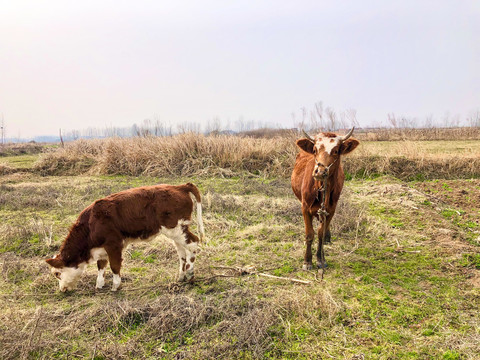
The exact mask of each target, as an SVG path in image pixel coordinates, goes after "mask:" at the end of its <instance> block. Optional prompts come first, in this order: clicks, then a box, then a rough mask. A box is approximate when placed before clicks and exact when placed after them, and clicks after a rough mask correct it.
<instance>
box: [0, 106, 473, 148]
mask: <svg viewBox="0 0 480 360" xmlns="http://www.w3.org/2000/svg"><path fill="white" fill-rule="evenodd" d="M188 125H191V126H192V128H191V129H183V130H181V129H175V128H173V126H172V127H171V128H168V129H167V133H165V132H163V133H158V134H155V127H154V126H152V127H146V126H145V125H142V124H136V123H134V124H132V125H131V126H128V127H103V128H102V127H99V128H85V129H74V130H69V131H66V130H64V129H62V138H63V140H64V141H67V142H68V141H74V140H77V139H87V140H88V139H105V138H110V137H124V138H129V137H137V136H154V137H155V136H175V135H179V134H182V133H187V132H193V133H198V134H203V135H209V134H211V133H216V132H220V133H230V134H242V133H249V132H256V131H259V130H260V131H261V130H285V131H289V130H297V131H300V130H301V127H300V126H297V127H276V126H264V127H257V126H252V127H248V128H245V129H242V130H239V129H235V128H220V129H213V130H208V131H207V130H205V129H203V130H202V129H201V127H200V126H199V124H195V123H189V124H188ZM351 126H355V131H356V132H365V131H368V130H412V129H413V130H429V129H456V128H480V112H477V118H476V123H470V124H468V123H467V122H463V123H462V122H459V123H451V124H443V125H440V124H437V125H435V124H432V125H430V126H425V124H419V126H411V123H410V125H409V124H406V123H404V124H402V125H400V126H396V127H394V126H392V125H391V124H390V125H376V126H359V125H358V124H357V125H349V126H343V125H342V126H338V127H337V128H336V129H333V131H342V130H346V129H348V128H351ZM134 129H137V130H138V131H139V132H140V133H134V131H135V130H134ZM305 129H307V130H308V131H313V129H312V128H311V126H308V125H307V126H306V127H305ZM59 130H60V129H59ZM323 130H324V131H329V130H332V129H326V128H324V129H323ZM146 131H148V134H147V133H146ZM164 131H165V128H164ZM87 133H91V135H88V134H87ZM92 133H93V134H92ZM0 135H1V133H0ZM31 141H34V142H61V139H60V135H59V133H57V135H55V134H42V135H35V136H31V137H15V136H8V133H7V136H6V137H5V143H6V144H7V143H25V142H31ZM1 144H2V143H1V140H0V145H1Z"/></svg>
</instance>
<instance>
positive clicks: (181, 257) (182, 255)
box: [173, 240, 187, 281]
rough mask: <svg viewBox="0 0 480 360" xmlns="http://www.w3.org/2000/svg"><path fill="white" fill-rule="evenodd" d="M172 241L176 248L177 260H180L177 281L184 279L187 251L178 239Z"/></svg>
mask: <svg viewBox="0 0 480 360" xmlns="http://www.w3.org/2000/svg"><path fill="white" fill-rule="evenodd" d="M173 243H174V244H175V247H176V248H177V254H178V261H179V262H180V268H179V269H178V281H185V278H186V274H185V270H186V262H187V252H186V251H185V248H184V247H183V246H182V245H181V243H180V242H179V241H176V240H174V241H173Z"/></svg>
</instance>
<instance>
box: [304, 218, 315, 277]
mask: <svg viewBox="0 0 480 360" xmlns="http://www.w3.org/2000/svg"><path fill="white" fill-rule="evenodd" d="M303 220H304V221H305V257H304V261H303V270H311V269H312V243H313V238H314V231H313V225H312V220H313V218H312V215H311V214H310V212H308V211H303Z"/></svg>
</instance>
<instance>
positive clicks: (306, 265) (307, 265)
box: [302, 264, 312, 270]
mask: <svg viewBox="0 0 480 360" xmlns="http://www.w3.org/2000/svg"><path fill="white" fill-rule="evenodd" d="M302 269H303V270H312V264H303V267H302Z"/></svg>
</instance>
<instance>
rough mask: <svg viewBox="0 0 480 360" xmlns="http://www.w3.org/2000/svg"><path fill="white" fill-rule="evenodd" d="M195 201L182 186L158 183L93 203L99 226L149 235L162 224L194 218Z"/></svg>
mask: <svg viewBox="0 0 480 360" xmlns="http://www.w3.org/2000/svg"><path fill="white" fill-rule="evenodd" d="M192 210H193V201H192V199H191V198H190V195H189V193H188V191H185V190H184V189H183V188H182V187H181V186H173V185H154V186H144V187H139V188H134V189H130V190H125V191H122V192H119V193H116V194H112V195H109V196H107V197H105V198H103V199H100V200H97V201H96V202H95V203H94V204H93V208H92V216H93V219H94V220H93V222H94V223H96V227H97V228H111V229H112V230H113V229H115V231H118V232H120V233H122V234H123V235H125V236H127V237H140V238H147V237H150V236H152V235H154V234H156V233H157V232H158V230H159V229H160V227H167V228H174V227H175V226H177V225H178V223H179V221H180V220H190V218H191V213H192Z"/></svg>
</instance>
